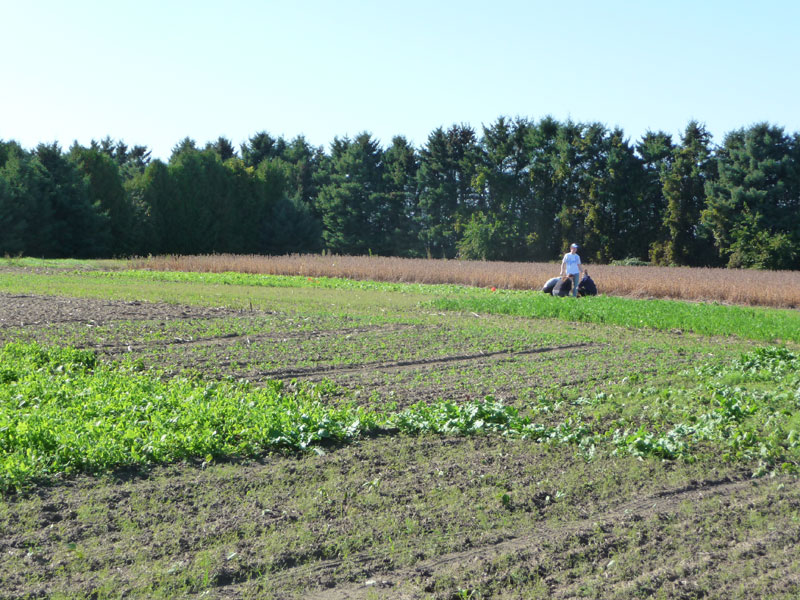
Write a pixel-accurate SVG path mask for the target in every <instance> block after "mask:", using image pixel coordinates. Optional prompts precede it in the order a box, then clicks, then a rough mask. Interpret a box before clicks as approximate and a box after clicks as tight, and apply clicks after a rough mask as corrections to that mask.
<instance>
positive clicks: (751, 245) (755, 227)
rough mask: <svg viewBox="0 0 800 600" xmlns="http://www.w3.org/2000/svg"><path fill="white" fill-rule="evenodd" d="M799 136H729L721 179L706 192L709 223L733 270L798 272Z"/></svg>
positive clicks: (757, 129) (758, 130)
mask: <svg viewBox="0 0 800 600" xmlns="http://www.w3.org/2000/svg"><path fill="white" fill-rule="evenodd" d="M797 158H798V148H797V136H794V137H790V136H788V135H786V134H785V133H784V131H783V128H781V127H776V126H772V125H769V124H767V123H759V124H756V125H753V126H752V127H750V128H748V129H740V130H737V131H734V132H731V133H729V134H728V135H727V136H726V137H725V140H724V143H723V147H722V148H721V149H720V151H719V153H718V167H719V177H718V179H717V180H715V181H711V182H709V183H708V185H707V186H706V196H707V198H706V207H705V209H704V210H703V212H702V220H703V223H704V224H705V225H706V226H708V227H709V229H710V230H711V232H712V233H713V236H714V242H715V245H716V248H717V251H718V253H719V255H720V256H721V257H722V258H723V259H725V260H727V263H728V266H731V267H755V268H768V269H787V268H793V269H796V268H798V267H800V262H798V260H799V259H798V257H800V253H798V251H797V250H795V248H797V247H798V244H800V163H798V160H797Z"/></svg>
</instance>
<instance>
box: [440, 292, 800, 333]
mask: <svg viewBox="0 0 800 600" xmlns="http://www.w3.org/2000/svg"><path fill="white" fill-rule="evenodd" d="M431 306H433V307H435V308H437V309H439V310H448V311H461V312H474V313H484V314H485V313H491V314H503V315H516V316H520V317H528V318H538V319H542V318H549V319H561V320H564V321H583V322H589V323H602V324H609V325H622V326H624V327H632V328H651V329H657V330H661V331H673V330H679V331H686V332H693V333H698V334H702V335H721V336H728V335H733V336H738V337H741V338H744V339H750V340H759V341H767V342H773V343H779V342H788V341H791V342H800V311H796V310H782V309H772V308H757V307H746V306H727V305H722V304H709V303H701V302H681V301H676V300H634V299H630V298H616V297H612V296H596V297H586V298H577V299H576V298H556V297H553V296H551V295H548V294H543V293H541V292H539V293H536V292H529V293H522V292H509V291H502V292H495V293H494V294H491V293H480V294H470V295H462V296H457V297H454V296H450V297H446V298H437V299H435V300H433V301H432V302H431Z"/></svg>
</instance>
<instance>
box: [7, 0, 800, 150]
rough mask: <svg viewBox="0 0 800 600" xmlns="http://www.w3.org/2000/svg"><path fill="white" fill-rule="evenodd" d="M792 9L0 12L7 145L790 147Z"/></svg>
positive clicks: (218, 6) (342, 7)
mask: <svg viewBox="0 0 800 600" xmlns="http://www.w3.org/2000/svg"><path fill="white" fill-rule="evenodd" d="M798 31H800V2H797V1H796V0H762V1H761V2H753V1H752V0H748V1H743V0H725V1H718V0H686V1H685V0H670V1H667V0H660V1H658V2H656V1H652V0H636V1H633V0H631V1H622V0H593V1H588V0H587V1H571V0H561V1H558V0H552V1H550V2H544V1H539V0H528V1H522V0H520V1H517V0H485V1H481V2H478V1H473V0H458V1H450V0H442V1H436V0H426V1H421V0H420V1H418V0H404V1H403V2H394V1H391V0H371V1H357V0H337V1H335V2H334V1H330V2H323V1H320V0H307V1H304V0H294V1H289V0H283V1H273V0H262V1H256V0H226V1H224V2H223V1H220V0H215V1H205V0H192V1H188V0H137V1H135V2H131V1H128V0H112V1H109V0H70V1H69V2H65V1H64V0H55V1H54V0H26V1H25V2H21V1H19V0H0V52H2V54H1V55H0V56H2V58H0V82H2V87H3V89H2V90H0V140H5V141H9V140H16V141H17V142H19V143H20V144H21V145H22V146H23V147H25V148H28V149H32V148H35V147H36V145H38V144H39V143H52V142H58V143H59V144H60V145H61V146H62V148H64V149H67V148H68V147H69V146H71V145H72V143H73V142H75V141H77V142H78V143H79V144H82V145H88V144H89V143H90V142H91V140H93V139H94V140H101V139H103V138H105V137H107V136H108V137H111V138H112V139H113V140H115V141H123V142H125V143H126V144H128V145H129V146H133V145H143V146H147V147H148V148H149V149H151V150H152V157H153V158H161V159H163V160H168V159H169V156H170V154H171V152H172V148H173V147H175V146H176V145H177V144H178V143H179V142H180V141H181V140H183V139H184V138H186V137H189V138H191V139H193V140H195V142H196V143H197V144H198V146H200V147H202V146H204V145H205V144H206V143H207V142H213V141H215V140H217V138H219V137H220V136H223V137H225V138H227V139H229V140H230V141H231V142H233V144H234V146H235V147H236V148H239V147H240V146H241V144H242V143H246V142H247V141H248V140H249V139H250V138H251V137H252V136H254V135H255V134H256V133H258V132H262V131H266V132H268V133H270V134H271V135H272V136H273V137H278V136H283V137H284V138H286V139H287V140H291V139H293V138H295V137H297V136H300V135H303V136H305V138H306V140H307V141H308V142H309V143H310V144H312V145H313V146H321V147H323V148H324V149H325V150H328V149H329V147H330V144H331V142H333V140H334V139H335V138H336V137H338V138H344V137H351V138H352V137H354V136H356V135H358V134H359V133H362V132H369V133H371V134H372V136H373V137H374V138H375V139H377V140H379V141H380V143H381V144H382V145H383V146H384V147H387V146H388V145H390V144H391V140H392V138H393V137H394V136H396V135H402V136H405V137H406V139H407V140H408V141H409V142H410V143H412V144H413V145H414V146H415V147H417V148H421V147H423V146H424V145H425V143H426V141H427V139H428V136H429V135H430V133H431V132H433V131H434V130H435V129H436V128H437V127H443V128H445V129H446V128H448V127H450V126H452V125H454V124H466V125H469V126H471V127H473V128H474V129H475V130H476V132H477V133H478V134H479V135H480V133H481V132H482V127H483V126H484V125H485V126H489V125H491V124H492V123H494V122H496V121H497V119H498V118H499V117H501V116H505V117H510V118H515V117H522V118H527V119H530V120H532V121H538V120H539V119H541V118H543V117H545V116H552V117H554V118H555V119H558V120H560V121H565V120H567V119H572V120H573V121H577V122H587V123H588V122H599V123H602V124H604V125H605V126H606V127H608V128H614V127H620V128H622V130H623V131H624V132H625V134H626V137H628V138H629V139H630V140H631V141H632V142H634V143H635V141H637V140H638V139H640V138H641V136H642V135H644V134H645V133H646V132H647V131H664V132H666V133H669V134H672V136H673V139H674V140H675V141H678V140H679V139H680V135H681V133H682V132H683V131H684V130H685V128H686V125H687V124H688V123H689V121H691V120H697V121H699V122H700V123H702V124H704V125H705V127H706V129H707V130H708V131H709V132H710V133H711V135H712V136H713V141H714V142H715V143H717V144H721V143H722V142H723V139H724V136H725V134H726V133H728V132H730V131H733V130H736V129H740V128H742V127H747V126H749V125H752V124H754V123H758V122H762V121H767V122H769V123H771V124H773V125H778V126H780V127H783V128H784V129H785V130H786V132H787V133H793V132H798V131H800V69H799V68H798V66H799V65H800V35H798Z"/></svg>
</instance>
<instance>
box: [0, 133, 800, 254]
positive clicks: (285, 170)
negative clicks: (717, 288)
mask: <svg viewBox="0 0 800 600" xmlns="http://www.w3.org/2000/svg"><path fill="white" fill-rule="evenodd" d="M570 242H577V243H579V244H580V245H581V251H580V254H581V256H582V257H583V258H584V261H589V262H596V263H597V262H599V263H609V262H612V261H630V262H633V263H635V262H638V261H648V262H652V263H654V264H659V265H689V266H728V267H750V268H761V269H798V268H800V250H798V248H800V134H798V133H794V134H788V133H786V132H784V130H783V128H781V127H778V126H774V125H771V124H767V123H759V124H755V125H752V126H750V127H747V128H742V129H739V130H736V131H732V132H730V133H728V134H727V135H726V136H725V138H724V140H723V142H722V145H720V146H717V145H715V144H714V143H713V142H712V139H711V136H710V135H709V133H708V132H707V130H706V129H705V127H704V126H703V125H702V124H700V123H697V122H694V121H692V122H690V123H689V124H688V125H687V127H686V130H685V131H684V133H683V134H682V135H681V136H680V139H679V140H673V139H672V136H670V135H668V134H666V133H663V132H655V133H654V132H648V133H647V134H646V135H645V136H643V137H642V139H641V140H639V141H637V142H636V143H633V144H632V143H631V142H630V141H629V140H628V139H626V137H625V135H624V133H623V131H622V130H621V129H618V128H617V129H608V128H606V127H605V126H603V125H601V124H598V123H575V122H572V121H567V122H559V121H557V120H555V119H553V118H550V117H546V118H544V119H541V120H540V121H538V122H534V121H531V120H528V119H524V118H516V119H509V118H505V117H501V118H499V119H497V121H496V122H495V123H493V124H491V125H489V126H485V127H483V128H482V134H481V135H480V136H479V135H478V134H477V133H476V131H475V130H474V129H473V128H471V127H469V126H467V125H453V126H451V127H450V128H448V129H445V128H438V129H436V130H435V131H433V132H432V133H431V134H430V136H429V137H428V139H427V142H426V143H425V145H424V146H423V147H421V148H419V149H417V148H414V147H412V146H411V145H410V144H409V143H408V142H407V141H406V139H405V138H404V137H402V136H398V137H395V138H394V139H393V140H392V142H391V145H389V146H388V147H382V146H381V145H380V143H379V142H378V141H376V140H375V139H373V138H372V136H371V134H369V133H362V134H359V135H357V136H355V137H354V138H352V139H350V138H348V137H345V138H342V139H340V138H336V139H334V141H333V143H332V144H331V145H330V150H329V151H328V152H325V151H324V150H323V148H321V147H312V146H311V145H310V144H309V143H308V142H307V141H306V140H305V139H304V138H303V137H302V136H301V137H297V138H295V139H293V140H286V139H283V138H281V137H278V138H275V137H272V136H271V135H270V134H269V133H266V132H261V133H257V134H255V135H254V136H253V137H251V138H250V139H249V140H248V141H247V142H246V143H244V144H242V146H241V147H240V148H239V149H238V150H237V149H236V148H235V147H234V145H233V144H232V143H231V142H230V141H229V140H227V139H225V138H222V137H221V138H219V139H218V140H217V141H216V142H213V143H208V144H206V146H205V147H202V148H201V147H198V146H197V144H196V143H195V142H194V141H193V140H191V139H189V138H186V139H184V140H183V141H181V142H180V143H178V144H177V145H176V146H175V148H174V149H173V151H172V155H171V156H170V158H169V161H168V162H166V163H165V162H163V161H162V160H158V159H155V160H151V158H150V151H149V150H148V149H147V147H145V146H133V147H129V146H127V145H126V144H125V143H123V142H121V141H115V140H112V139H111V138H106V139H104V140H101V141H99V142H96V141H93V142H92V143H91V144H90V145H89V147H84V146H80V145H78V144H77V143H75V144H73V146H72V147H71V148H69V150H68V151H63V150H62V149H61V148H60V147H59V145H58V144H57V143H51V144H39V145H38V146H37V147H36V148H35V149H31V150H28V149H25V148H22V147H21V146H20V145H19V144H18V143H16V142H14V141H1V140H0V255H7V256H18V255H24V256H39V257H55V258H58V257H75V258H84V257H112V256H117V257H123V256H132V255H140V256H143V255H148V254H208V253H222V252H230V253H248V254H249V253H255V254H285V253H294V252H320V251H327V252H331V253H336V254H351V255H363V254H378V255H391V256H408V257H424V256H429V257H434V258H443V257H444V258H456V257H460V258H467V259H485V260H512V261H548V260H554V259H558V258H559V257H560V256H561V255H562V254H563V253H564V252H566V250H567V246H568V244H569V243H570Z"/></svg>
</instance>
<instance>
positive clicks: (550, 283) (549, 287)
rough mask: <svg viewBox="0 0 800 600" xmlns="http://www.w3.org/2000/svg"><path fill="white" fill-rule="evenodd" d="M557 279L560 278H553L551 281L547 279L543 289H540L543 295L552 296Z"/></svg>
mask: <svg viewBox="0 0 800 600" xmlns="http://www.w3.org/2000/svg"><path fill="white" fill-rule="evenodd" d="M559 279H561V278H560V277H553V278H552V279H548V280H547V283H545V284H544V287H543V288H542V291H543V292H544V293H545V294H552V293H553V288H554V287H556V284H557V283H558V280H559Z"/></svg>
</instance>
